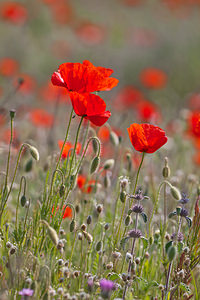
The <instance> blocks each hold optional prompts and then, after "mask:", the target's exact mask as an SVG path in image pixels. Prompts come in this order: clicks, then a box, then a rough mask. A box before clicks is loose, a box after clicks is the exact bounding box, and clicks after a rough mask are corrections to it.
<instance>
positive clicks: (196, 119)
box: [188, 111, 200, 138]
mask: <svg viewBox="0 0 200 300" xmlns="http://www.w3.org/2000/svg"><path fill="white" fill-rule="evenodd" d="M188 123H189V134H191V135H192V136H193V137H197V138H199V137H200V111H194V112H192V113H191V114H190V116H189V119H188Z"/></svg>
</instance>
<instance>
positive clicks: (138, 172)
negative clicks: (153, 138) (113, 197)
mask: <svg viewBox="0 0 200 300" xmlns="http://www.w3.org/2000/svg"><path fill="white" fill-rule="evenodd" d="M144 155H145V152H142V159H141V162H140V165H139V168H138V171H137V175H136V180H135V186H134V190H133V195H135V191H136V188H137V183H138V179H139V174H140V169H141V167H142V163H143V160H144ZM133 200H134V199H133ZM133 200H132V203H131V206H132V205H133Z"/></svg>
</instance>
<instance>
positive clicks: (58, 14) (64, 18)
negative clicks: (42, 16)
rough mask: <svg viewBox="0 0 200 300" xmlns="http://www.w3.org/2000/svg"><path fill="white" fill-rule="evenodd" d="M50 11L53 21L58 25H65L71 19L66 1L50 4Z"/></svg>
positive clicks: (58, 0)
mask: <svg viewBox="0 0 200 300" xmlns="http://www.w3.org/2000/svg"><path fill="white" fill-rule="evenodd" d="M50 9H51V13H52V17H53V19H54V21H55V22H56V23H58V24H60V25H64V24H67V23H68V22H69V21H70V19H71V17H72V8H71V6H70V4H69V2H68V1H66V0H57V1H54V2H52V3H51V6H50Z"/></svg>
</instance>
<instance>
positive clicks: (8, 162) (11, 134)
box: [4, 118, 14, 195]
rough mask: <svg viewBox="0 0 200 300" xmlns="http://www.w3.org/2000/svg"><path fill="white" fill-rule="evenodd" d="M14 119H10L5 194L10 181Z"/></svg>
mask: <svg viewBox="0 0 200 300" xmlns="http://www.w3.org/2000/svg"><path fill="white" fill-rule="evenodd" d="M13 121H14V119H13V118H11V120H10V144H9V150H8V160H7V168H6V179H5V186H4V195H5V191H6V186H7V183H8V173H9V166H10V154H11V147H12V141H13Z"/></svg>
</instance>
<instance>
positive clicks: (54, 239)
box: [41, 220, 59, 246]
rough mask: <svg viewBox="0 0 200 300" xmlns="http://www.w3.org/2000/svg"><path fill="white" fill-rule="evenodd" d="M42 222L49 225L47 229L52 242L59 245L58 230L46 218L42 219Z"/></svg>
mask: <svg viewBox="0 0 200 300" xmlns="http://www.w3.org/2000/svg"><path fill="white" fill-rule="evenodd" d="M41 222H42V223H43V224H45V225H46V226H47V231H48V234H49V237H50V239H51V240H52V242H53V243H54V245H56V246H57V245H58V241H59V238H58V235H57V232H56V231H55V229H54V228H52V227H51V226H50V225H49V224H48V223H47V222H46V221H45V220H41Z"/></svg>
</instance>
